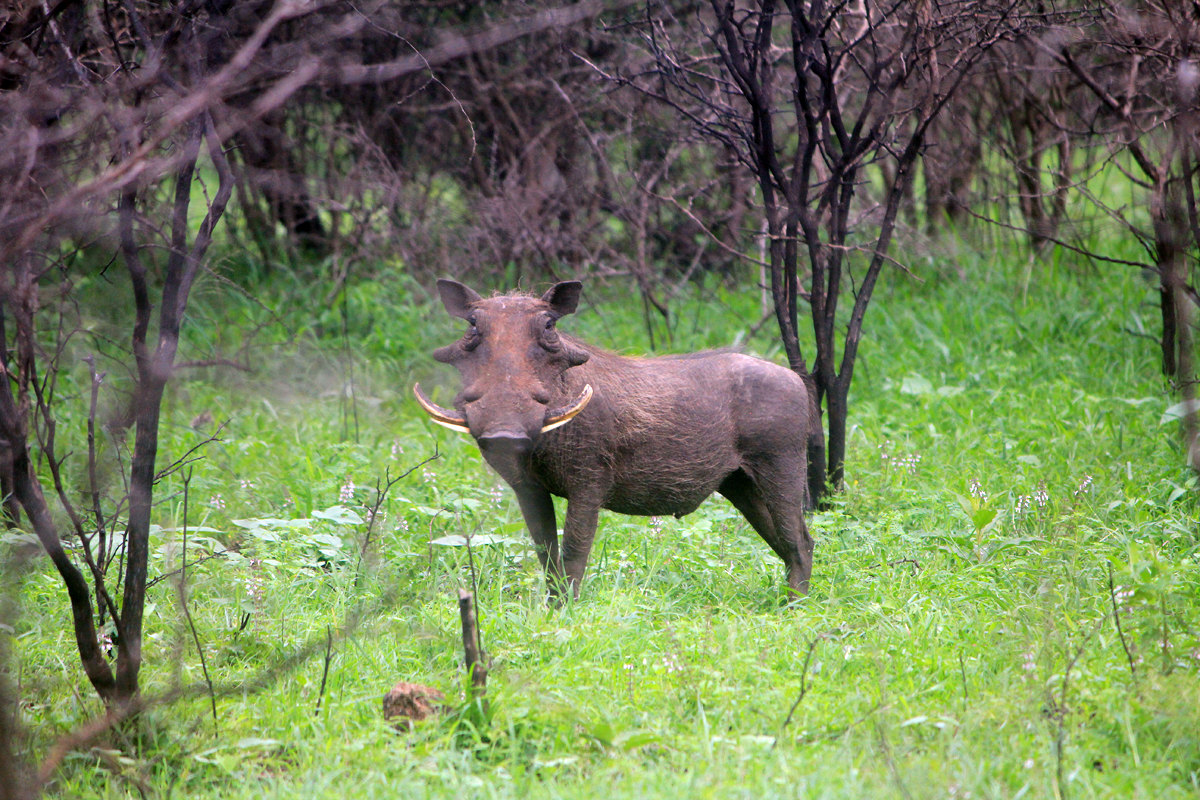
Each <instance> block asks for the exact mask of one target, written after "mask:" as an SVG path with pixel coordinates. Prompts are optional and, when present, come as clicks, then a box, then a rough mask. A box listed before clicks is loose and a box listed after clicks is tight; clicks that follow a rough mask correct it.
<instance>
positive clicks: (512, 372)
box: [414, 280, 592, 455]
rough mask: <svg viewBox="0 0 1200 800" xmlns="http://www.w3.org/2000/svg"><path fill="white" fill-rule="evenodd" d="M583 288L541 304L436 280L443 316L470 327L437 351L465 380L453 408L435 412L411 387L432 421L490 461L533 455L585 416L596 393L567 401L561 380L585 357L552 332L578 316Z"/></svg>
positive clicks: (562, 289) (551, 294)
mask: <svg viewBox="0 0 1200 800" xmlns="http://www.w3.org/2000/svg"><path fill="white" fill-rule="evenodd" d="M582 288H583V285H582V284H581V283H579V281H566V282H564V283H559V284H556V285H555V286H554V287H553V288H551V289H550V291H548V292H546V293H545V294H544V295H542V296H541V297H540V298H536V297H529V296H521V295H510V296H503V297H493V298H491V299H488V300H484V299H483V298H482V297H480V296H479V295H478V294H476V293H475V292H474V291H472V290H471V289H469V288H467V287H466V286H463V285H462V284H461V283H458V282H457V281H450V280H439V281H438V292H439V293H440V294H441V296H442V303H443V304H444V305H445V306H446V310H447V311H449V312H450V313H451V314H453V315H454V316H456V317H462V318H463V319H465V320H466V321H467V325H468V326H469V327H468V328H467V333H466V335H465V336H463V338H461V339H459V340H458V341H457V342H455V343H454V344H451V345H448V346H446V347H441V348H439V349H437V350H435V351H434V352H433V357H434V358H435V359H437V360H438V361H441V362H442V363H444V364H453V365H454V366H455V367H457V368H458V371H459V372H460V373H461V374H462V386H463V388H462V391H461V392H459V393H458V396H457V397H455V398H454V408H453V409H448V408H442V407H441V406H438V405H435V404H434V403H432V402H431V401H430V400H429V398H428V397H426V396H425V394H424V393H423V392H422V391H421V389H420V387H419V386H416V387H414V390H415V392H416V395H417V400H418V401H419V402H420V403H421V405H422V406H423V407H424V409H425V411H426V412H428V414H429V415H430V417H432V418H433V421H434V422H436V423H438V424H439V425H444V426H445V427H447V428H450V429H451V430H456V431H462V432H463V433H469V434H471V436H473V437H475V441H476V442H478V443H479V448H480V449H481V450H483V452H484V453H485V454H487V455H509V454H512V455H515V454H523V453H527V452H529V451H530V450H532V449H533V446H534V445H535V444H536V443H537V441H538V438H539V437H540V436H541V435H542V434H543V433H545V432H546V431H549V430H553V429H554V428H557V427H559V426H560V425H565V424H566V423H567V422H569V421H570V420H571V419H572V418H573V417H574V416H575V415H576V414H578V413H579V412H580V411H582V410H583V408H584V406H586V405H587V403H588V401H589V400H590V399H591V397H592V388H591V386H585V387H584V389H583V391H582V392H581V393H580V394H579V395H578V396H577V397H570V398H565V397H564V396H563V394H562V375H563V373H564V372H566V371H567V370H568V369H570V368H571V367H577V366H579V365H580V364H583V363H584V362H585V361H587V360H588V354H587V352H586V351H584V350H583V349H581V348H580V347H578V346H577V345H575V344H574V343H572V342H570V341H568V340H566V339H565V338H563V337H561V336H559V334H558V331H557V330H555V327H554V326H555V323H556V322H558V320H559V319H560V318H562V317H564V316H566V315H567V314H570V313H572V312H573V311H574V310H575V307H576V305H578V303H579V293H580V291H581V290H582ZM555 400H558V401H560V402H559V403H554V402H552V401H555Z"/></svg>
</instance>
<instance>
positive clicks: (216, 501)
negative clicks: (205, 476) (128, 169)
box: [208, 494, 225, 510]
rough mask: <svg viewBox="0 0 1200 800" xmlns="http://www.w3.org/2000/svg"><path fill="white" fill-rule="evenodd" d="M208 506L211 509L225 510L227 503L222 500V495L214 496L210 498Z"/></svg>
mask: <svg viewBox="0 0 1200 800" xmlns="http://www.w3.org/2000/svg"><path fill="white" fill-rule="evenodd" d="M208 505H209V507H210V508H215V509H218V510H224V509H225V501H224V500H222V499H221V495H219V494H214V495H213V496H212V497H210V498H209V499H208Z"/></svg>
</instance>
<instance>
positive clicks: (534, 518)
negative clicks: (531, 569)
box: [513, 486, 563, 600]
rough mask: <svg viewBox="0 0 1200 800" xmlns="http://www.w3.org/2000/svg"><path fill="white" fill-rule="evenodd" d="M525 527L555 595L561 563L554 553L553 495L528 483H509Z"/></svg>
mask: <svg viewBox="0 0 1200 800" xmlns="http://www.w3.org/2000/svg"><path fill="white" fill-rule="evenodd" d="M513 491H514V492H516V495H517V502H518V503H520V505H521V515H522V516H523V517H525V527H527V528H529V535H530V536H531V537H533V547H534V549H535V550H536V551H537V555H538V561H540V562H541V563H542V570H543V571H544V572H545V573H546V584H547V585H548V586H549V587H550V597H551V599H552V600H553V598H556V597H558V595H559V593H560V591H561V588H562V583H563V564H562V559H561V558H560V557H559V553H558V523H557V522H556V520H555V518H554V499H553V498H552V497H551V496H550V493H549V492H548V491H546V490H545V489H543V488H541V487H540V486H539V487H532V486H522V487H515V486H514V487H513Z"/></svg>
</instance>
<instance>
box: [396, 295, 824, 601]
mask: <svg viewBox="0 0 1200 800" xmlns="http://www.w3.org/2000/svg"><path fill="white" fill-rule="evenodd" d="M582 288H583V286H582V284H581V283H579V282H578V281H566V282H564V283H559V284H557V285H555V286H554V287H553V288H551V289H550V290H549V291H548V292H546V293H545V294H544V295H542V296H541V297H540V298H539V297H534V296H532V295H524V294H512V295H506V296H500V297H493V298H490V299H487V300H485V299H483V298H481V297H480V296H479V295H478V294H476V293H475V292H474V291H472V290H471V289H469V288H467V287H466V286H463V285H462V284H461V283H457V282H455V281H449V280H440V281H438V292H439V293H440V294H441V297H442V303H443V304H444V305H445V306H446V310H447V311H449V312H450V313H451V314H453V315H454V316H456V317H462V318H463V319H465V320H466V321H467V324H468V326H469V327H468V329H467V333H466V335H465V336H463V338H462V339H460V340H458V341H457V342H455V343H454V344H452V345H449V346H447V347H442V348H439V349H438V350H435V351H434V353H433V357H434V358H435V359H437V360H438V361H441V362H442V363H446V364H453V365H454V366H455V367H457V368H458V370H459V372H460V373H462V381H463V388H462V391H461V392H459V393H458V395H457V396H456V397H455V398H454V408H453V409H447V408H442V407H441V406H437V405H435V404H434V403H432V402H431V401H430V400H429V398H428V397H426V396H425V395H424V393H422V392H421V388H420V386H419V385H418V386H414V387H413V390H414V392H415V393H416V396H417V399H418V400H419V401H420V403H421V405H422V406H423V407H424V409H425V411H426V412H428V413H429V415H430V416H431V417H432V418H433V421H434V422H436V423H438V424H440V425H444V426H445V427H447V428H450V429H452V430H456V431H461V432H463V433H469V434H471V436H473V437H474V438H475V441H476V442H477V443H478V444H479V449H480V450H481V451H483V456H484V458H485V459H486V460H487V462H488V463H489V464H490V465H491V466H492V467H493V468H494V469H495V470H496V471H497V472H499V473H500V475H501V477H503V478H504V480H505V481H507V482H508V484H509V485H510V486H512V488H513V491H514V492H516V495H517V500H518V502H519V503H520V505H521V513H522V514H523V515H524V517H525V524H526V525H527V526H528V527H529V533H530V534H531V535H532V537H533V541H534V546H535V547H536V549H537V553H538V558H539V559H540V560H541V563H542V567H543V569H545V571H546V576H547V582H548V583H549V586H550V591H551V594H552V597H557V596H558V595H559V592H561V591H562V590H563V589H564V588H566V587H565V586H564V585H563V584H564V579H565V583H566V586H569V588H570V589H571V590H572V591H573V592H574V593H575V595H576V596H578V594H579V584H580V581H582V579H583V571H584V568H585V567H586V566H587V559H588V554H589V553H590V552H591V549H592V539H593V537H594V536H595V533H596V520H597V517H598V515H599V512H600V509H601V508H607V509H610V510H612V511H617V512H620V513H622V514H641V515H648V516H649V515H654V516H658V515H666V514H673V515H674V516H676V517H682V516H683V515H684V514H689V513H691V512H692V511H695V510H696V508H697V507H698V506H699V505H700V504H701V503H702V502H704V500H705V498H707V497H708V496H709V495H711V494H712V493H713V492H720V493H721V494H723V495H725V496H726V497H727V498H729V500H730V502H732V503H733V505H734V506H736V507H737V509H738V510H739V511H741V512H742V514H743V515H744V516H745V517H746V519H747V520H748V521H749V522H750V524H751V525H752V526H754V529H755V530H756V531H758V533H759V535H761V536H762V537H763V539H765V540H766V541H767V544H769V545H770V546H771V549H773V550H774V551H775V552H776V553H777V554H778V555H779V557H780V558H782V559H783V563H784V564H786V565H787V573H788V575H787V579H788V586H789V587H790V588H791V590H792V591H793V592H795V593H801V594H807V592H808V581H809V575H810V573H811V571H812V554H813V540H812V537H811V536H810V535H809V533H808V529H807V527H806V526H805V524H804V511H805V506H806V504H807V503H806V501H807V500H809V499H810V498H811V499H813V500H815V499H816V496H817V493H818V490H819V486H820V481H819V477H818V476H813V478H814V480H812V481H811V485H810V481H809V480H808V473H809V470H808V453H809V448H810V447H820V446H823V438H822V432H821V426H820V418H819V416H818V412H817V408H816V404H815V402H814V399H813V397H812V393H811V392H810V391H809V390H808V388H807V387H806V386H805V382H804V381H803V380H802V379H801V378H800V377H799V376H798V375H797V374H796V373H794V372H792V371H791V370H789V369H786V368H784V367H781V366H778V365H776V364H772V363H770V362H767V361H763V360H761V359H758V358H753V357H751V356H747V355H742V354H740V353H731V352H705V353H695V354H692V355H680V356H662V357H656V358H626V357H624V356H619V355H616V354H614V353H609V352H606V351H604V350H601V349H600V348H597V347H593V346H591V345H588V344H585V343H583V342H581V341H579V340H578V339H574V338H571V337H570V336H566V335H564V334H562V333H559V332H558V331H557V330H556V329H555V323H557V322H558V320H559V319H560V318H562V317H564V316H566V315H567V314H570V313H572V312H573V311H575V307H576V305H577V304H578V302H579V294H580V292H581V290H582ZM568 423H569V424H568ZM551 495H558V496H559V497H565V498H567V519H566V523H565V525H564V529H563V541H562V556H561V559H560V556H559V545H558V529H557V525H556V522H555V517H554V503H553V502H552V500H551Z"/></svg>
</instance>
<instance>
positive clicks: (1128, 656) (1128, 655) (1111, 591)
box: [1108, 564, 1137, 685]
mask: <svg viewBox="0 0 1200 800" xmlns="http://www.w3.org/2000/svg"><path fill="white" fill-rule="evenodd" d="M1108 597H1109V599H1110V600H1111V601H1112V610H1113V622H1115V623H1116V625H1117V637H1118V638H1119V639H1120V640H1121V647H1122V648H1123V649H1124V650H1125V660H1126V661H1128V662H1129V674H1130V676H1131V677H1132V678H1133V682H1134V684H1135V685H1136V684H1137V665H1136V664H1134V661H1133V653H1132V652H1131V651H1130V649H1129V642H1128V641H1126V640H1125V631H1124V630H1122V628H1121V608H1120V604H1119V603H1117V590H1116V587H1115V586H1113V574H1112V565H1111V564H1109V566H1108Z"/></svg>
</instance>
